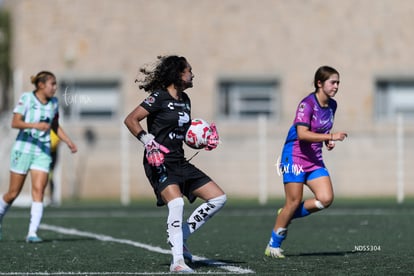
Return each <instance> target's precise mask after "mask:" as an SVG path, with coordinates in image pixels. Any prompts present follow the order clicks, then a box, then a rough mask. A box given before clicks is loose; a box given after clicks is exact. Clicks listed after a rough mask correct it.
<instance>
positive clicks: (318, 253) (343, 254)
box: [285, 251, 360, 257]
mask: <svg viewBox="0 0 414 276" xmlns="http://www.w3.org/2000/svg"><path fill="white" fill-rule="evenodd" d="M356 253H360V252H356V251H332V252H309V253H298V254H286V255H285V256H286V257H307V256H309V257H312V256H346V255H349V254H356Z"/></svg>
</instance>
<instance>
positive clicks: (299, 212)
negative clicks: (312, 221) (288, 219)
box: [292, 201, 310, 219]
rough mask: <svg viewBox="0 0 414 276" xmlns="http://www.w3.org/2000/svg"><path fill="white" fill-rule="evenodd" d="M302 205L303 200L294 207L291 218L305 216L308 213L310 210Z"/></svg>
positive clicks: (303, 203)
mask: <svg viewBox="0 0 414 276" xmlns="http://www.w3.org/2000/svg"><path fill="white" fill-rule="evenodd" d="M304 205H305V202H304V201H303V202H302V203H301V204H300V205H299V207H298V208H297V209H296V211H295V213H294V214H293V217H292V219H295V218H302V217H306V216H308V215H310V212H309V211H308V210H307V209H305V206H304Z"/></svg>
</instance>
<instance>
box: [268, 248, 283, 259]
mask: <svg viewBox="0 0 414 276" xmlns="http://www.w3.org/2000/svg"><path fill="white" fill-rule="evenodd" d="M282 252H283V249H282V248H280V247H270V246H269V245H267V247H266V250H265V255H266V256H268V257H272V258H275V259H283V258H285V255H283V254H282Z"/></svg>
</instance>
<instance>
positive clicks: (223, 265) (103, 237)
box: [39, 224, 255, 275]
mask: <svg viewBox="0 0 414 276" xmlns="http://www.w3.org/2000/svg"><path fill="white" fill-rule="evenodd" d="M39 228H40V229H43V230H49V231H54V232H57V233H61V234H67V235H75V236H82V237H88V238H93V239H96V240H100V241H108V242H117V243H122V244H128V245H132V246H135V247H139V248H144V249H146V250H148V251H152V252H157V253H161V254H168V255H170V254H171V250H167V249H163V248H161V247H158V246H152V245H148V244H144V243H140V242H135V241H131V240H126V239H117V238H113V237H111V236H107V235H100V234H96V233H91V232H85V231H79V230H77V229H73V228H64V227H60V226H54V225H49V224H40V226H39ZM193 260H194V261H199V262H202V263H204V264H206V265H209V266H215V267H217V268H221V269H224V270H227V271H229V272H233V273H237V274H248V273H255V272H254V271H253V270H251V269H245V268H241V267H238V266H232V265H228V264H227V263H225V262H221V261H216V260H211V259H207V258H205V257H200V256H195V255H193ZM88 274H89V273H88ZM131 274H132V273H131ZM135 274H137V273H135ZM150 274H154V273H149V274H143V275H150ZM73 275H79V274H73Z"/></svg>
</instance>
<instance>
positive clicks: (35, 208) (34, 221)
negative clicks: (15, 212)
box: [29, 202, 43, 236]
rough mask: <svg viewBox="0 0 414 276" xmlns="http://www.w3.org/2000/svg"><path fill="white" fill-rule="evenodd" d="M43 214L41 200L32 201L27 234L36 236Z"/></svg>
mask: <svg viewBox="0 0 414 276" xmlns="http://www.w3.org/2000/svg"><path fill="white" fill-rule="evenodd" d="M42 216H43V202H32V208H31V210H30V225H29V236H36V235H37V229H38V228H39V225H40V221H41V220H42Z"/></svg>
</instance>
